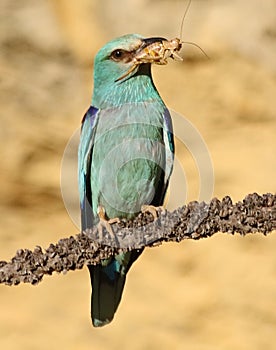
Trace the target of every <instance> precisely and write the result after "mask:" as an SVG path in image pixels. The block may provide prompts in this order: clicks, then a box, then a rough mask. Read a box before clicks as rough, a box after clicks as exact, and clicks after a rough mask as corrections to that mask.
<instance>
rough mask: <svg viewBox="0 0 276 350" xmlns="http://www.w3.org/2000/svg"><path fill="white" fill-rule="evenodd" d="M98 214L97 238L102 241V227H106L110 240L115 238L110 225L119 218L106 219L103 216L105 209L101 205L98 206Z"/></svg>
mask: <svg viewBox="0 0 276 350" xmlns="http://www.w3.org/2000/svg"><path fill="white" fill-rule="evenodd" d="M98 216H99V219H100V221H99V223H98V225H97V228H98V232H99V239H100V240H101V241H102V240H103V228H105V229H106V231H107V232H108V233H109V235H110V237H111V239H112V240H115V239H116V238H115V235H114V232H113V229H112V227H111V225H113V224H115V223H119V222H120V219H119V218H112V219H109V220H108V219H107V218H106V216H105V209H104V207H102V206H101V205H100V206H99V207H98Z"/></svg>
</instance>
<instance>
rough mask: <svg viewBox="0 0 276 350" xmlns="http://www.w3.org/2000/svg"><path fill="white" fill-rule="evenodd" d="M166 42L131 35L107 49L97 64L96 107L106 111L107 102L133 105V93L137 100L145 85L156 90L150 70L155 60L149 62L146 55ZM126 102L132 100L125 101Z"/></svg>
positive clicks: (103, 50) (106, 46)
mask: <svg viewBox="0 0 276 350" xmlns="http://www.w3.org/2000/svg"><path fill="white" fill-rule="evenodd" d="M164 40H165V41H166V39H164V38H143V37H142V36H141V35H138V34H127V35H124V36H122V37H119V38H116V39H113V40H112V41H109V42H108V43H107V44H106V45H104V46H103V47H102V48H101V49H100V50H99V52H98V53H97V55H96V57H95V61H94V93H93V100H92V104H93V105H94V106H96V107H100V108H102V105H103V103H104V104H106V101H107V100H109V101H110V104H112V102H113V104H114V103H115V102H116V103H117V102H118V103H119V101H118V99H119V100H121V103H125V102H131V101H129V99H130V100H131V96H129V95H130V94H131V92H132V91H133V94H132V95H133V96H134V95H135V94H137V89H138V88H141V89H142V90H143V85H145V84H146V85H147V84H151V85H152V87H153V88H154V89H155V87H154V84H153V82H152V78H151V70H150V66H151V63H153V60H152V59H151V58H150V57H148V59H147V57H146V55H144V56H143V53H144V52H146V50H147V47H149V46H150V45H153V44H154V43H159V44H160V43H162V41H164ZM141 57H143V59H142V60H141ZM147 90H148V89H147ZM148 93H151V92H150V91H148ZM126 95H128V96H126ZM124 98H126V99H127V98H128V100H126V101H125V102H124V101H122V99H124Z"/></svg>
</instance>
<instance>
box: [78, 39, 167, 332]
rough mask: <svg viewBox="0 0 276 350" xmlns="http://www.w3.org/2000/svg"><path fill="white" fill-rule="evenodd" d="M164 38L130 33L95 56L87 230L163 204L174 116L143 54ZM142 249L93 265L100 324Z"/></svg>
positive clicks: (85, 136)
mask: <svg viewBox="0 0 276 350" xmlns="http://www.w3.org/2000/svg"><path fill="white" fill-rule="evenodd" d="M163 40H166V39H164V38H159V37H151V38H144V37H143V36H142V35H139V34H126V35H123V36H121V37H118V38H115V39H113V40H111V41H109V42H108V43H107V44H105V45H104V46H103V47H102V48H101V49H100V50H99V51H98V53H97V54H96V56H95V59H94V70H93V72H94V88H93V94H92V101H91V105H90V107H89V108H88V110H87V112H86V113H85V115H84V117H83V119H82V123H81V135H80V143H79V149H78V186H79V196H80V210H81V229H82V232H85V231H86V230H87V229H91V228H92V227H94V226H95V225H99V224H106V227H107V228H109V226H108V225H109V224H110V225H111V223H112V220H115V221H116V220H120V219H122V218H124V219H133V218H135V217H136V216H137V215H138V213H139V212H140V211H141V208H142V207H143V206H153V207H158V206H161V205H162V204H163V202H164V198H165V194H166V191H167V188H168V184H169V179H170V176H171V173H172V168H173V160H174V138H173V130H172V120H171V116H170V113H169V110H168V109H167V107H166V106H165V103H164V102H163V100H162V98H161V96H160V94H159V93H158V91H157V88H156V86H155V84H154V82H153V78H152V74H151V65H152V63H154V61H153V60H152V59H150V57H149V58H148V59H147V57H146V58H145V59H144V60H142V61H138V60H137V57H138V56H139V57H141V54H142V55H143V52H148V51H145V50H146V49H147V48H149V47H152V45H153V44H154V43H159V44H162V42H163ZM145 56H146V55H145ZM137 62H138V63H137ZM142 251H143V249H133V250H131V251H128V252H126V253H121V254H115V255H114V256H112V257H111V258H109V259H105V260H102V261H101V262H100V263H99V264H97V265H88V269H89V273H90V278H91V284H92V296H91V318H92V324H93V326H94V327H102V326H104V325H106V324H108V323H110V322H111V321H112V319H113V318H114V314H115V312H116V310H117V308H118V305H119V303H120V300H121V297H122V293H123V289H124V285H125V281H126V274H127V272H128V271H129V269H130V267H131V265H132V264H133V263H134V262H135V260H137V258H138V257H139V256H140V255H141V253H142Z"/></svg>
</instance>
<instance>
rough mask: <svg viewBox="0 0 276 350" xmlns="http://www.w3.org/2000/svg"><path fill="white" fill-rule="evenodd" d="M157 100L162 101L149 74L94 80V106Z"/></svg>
mask: <svg viewBox="0 0 276 350" xmlns="http://www.w3.org/2000/svg"><path fill="white" fill-rule="evenodd" d="M149 101H159V102H161V103H163V101H162V99H161V97H160V95H159V93H158V91H157V90H156V87H155V85H154V83H153V80H152V77H151V74H137V75H135V76H132V77H130V78H129V79H125V80H122V81H117V82H115V81H110V82H104V84H103V83H102V82H97V81H94V92H93V97H92V105H93V106H94V107H96V108H100V109H104V108H112V107H120V106H122V105H124V104H126V103H139V102H149Z"/></svg>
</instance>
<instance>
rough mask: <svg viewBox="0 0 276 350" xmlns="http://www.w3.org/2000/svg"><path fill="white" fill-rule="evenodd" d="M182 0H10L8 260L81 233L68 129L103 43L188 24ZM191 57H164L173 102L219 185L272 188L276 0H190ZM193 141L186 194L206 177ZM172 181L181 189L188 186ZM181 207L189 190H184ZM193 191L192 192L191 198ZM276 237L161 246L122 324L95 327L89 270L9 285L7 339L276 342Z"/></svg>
mask: <svg viewBox="0 0 276 350" xmlns="http://www.w3.org/2000/svg"><path fill="white" fill-rule="evenodd" d="M185 6H186V4H185V3H184V2H183V1H149V0H131V1H126V0H124V1H117V2H115V1H112V0H108V1H107V0H106V1H98V2H96V1H92V0H78V1H76V0H73V1H70V2H69V1H65V0H52V1H50V0H49V1H46V0H40V1H37V0H36V1H35V0H28V1H27V0H21V1H16V0H1V5H0V11H1V12H0V16H1V17H0V88H1V91H0V105H1V119H0V120H1V124H0V125H1V128H0V142H1V144H0V159H1V162H0V193H1V195H0V213H1V214H0V215H1V216H0V217H1V225H0V242H1V243H0V258H1V259H3V260H7V259H9V258H10V257H11V256H13V254H14V253H15V251H16V249H18V248H29V249H33V248H34V247H35V245H36V244H39V245H41V246H43V247H46V246H47V245H48V244H49V243H50V242H56V241H57V240H58V239H59V238H60V237H66V236H68V235H71V234H75V233H77V232H78V229H77V228H76V227H75V226H74V224H73V223H72V221H71V220H70V217H69V216H68V214H67V212H66V210H65V209H64V205H63V202H62V198H61V194H60V183H59V181H60V165H61V159H62V156H63V151H64V148H65V146H66V143H67V141H68V139H69V138H70V137H71V135H72V134H73V132H74V131H75V130H76V128H77V127H78V126H79V123H80V120H81V118H82V116H83V114H84V112H85V110H86V109H87V107H88V106H89V103H90V98H91V91H92V65H93V57H94V55H95V53H96V51H97V50H98V49H99V48H100V47H101V46H102V45H103V44H104V43H105V42H106V41H108V40H109V39H111V38H113V37H115V36H118V35H122V34H125V33H128V32H138V33H141V34H143V35H145V36H153V35H158V36H165V37H168V38H173V37H175V36H179V28H180V22H181V17H182V14H183V12H184V9H185ZM183 39H184V40H187V41H194V42H196V43H198V44H199V45H201V46H202V47H203V48H204V50H205V51H207V53H208V54H209V56H210V57H211V59H210V60H206V59H205V57H204V56H203V55H202V54H201V53H200V52H199V51H198V50H196V49H195V48H193V47H188V46H186V47H185V48H184V49H183V51H182V55H183V56H184V62H183V63H179V62H172V63H171V64H169V65H168V66H165V67H154V69H153V75H154V80H155V83H156V85H157V87H158V90H159V91H160V93H161V95H162V97H163V98H164V100H165V101H166V103H167V105H168V106H169V107H171V108H172V109H174V110H176V111H178V112H179V113H181V114H182V115H184V116H185V117H186V118H188V119H189V120H190V121H191V122H192V123H193V124H194V125H195V127H196V128H197V130H198V131H199V133H200V134H201V135H202V137H203V138H204V140H205V142H206V144H207V147H208V149H209V152H210V154H211V158H212V161H213V166H214V173H215V187H214V195H215V196H218V197H219V198H221V197H223V196H224V195H230V196H231V197H232V198H233V199H234V200H235V201H236V200H240V199H242V198H243V197H244V196H245V195H246V194H247V193H251V192H255V191H256V192H259V193H265V192H275V189H276V185H275V170H276V161H275V146H276V141H275V139H276V138H275V133H276V103H275V98H276V3H275V1H273V0H266V1H263V2H261V1H259V0H252V1H249V0H233V1H231V2H229V1H218V0H206V1H202V0H201V1H199V0H193V3H192V6H191V9H190V11H189V13H188V15H187V18H186V20H185V25H184V29H183ZM185 155H187V151H185V150H184V149H183V148H182V149H181V148H179V149H178V158H179V159H184V161H183V162H184V163H183V164H184V168H185V171H186V174H187V183H188V186H187V189H188V195H187V200H191V199H197V198H198V184H199V179H198V174H197V172H196V167H195V165H194V163H193V161H192V157H191V156H190V155H187V157H186V156H185ZM177 181H179V179H177V178H175V179H174V186H177V188H178V187H179V188H182V187H181V186H183V183H181V181H180V182H177ZM171 200H172V204H171V206H173V204H176V203H177V201H179V200H180V201H181V200H182V198H177V200H175V203H174V202H173V200H174V198H171ZM183 201H184V199H183ZM275 247H276V236H275V233H274V234H272V235H270V236H268V237H262V236H259V235H255V236H251V237H246V238H241V237H232V236H231V237H230V236H229V237H227V236H226V235H217V236H216V237H214V238H212V239H208V240H202V241H199V242H184V243H181V244H166V245H164V246H162V247H160V248H156V249H148V250H147V251H146V252H145V253H144V254H143V255H142V257H141V258H140V259H139V261H138V262H137V263H136V264H135V266H133V268H132V270H131V272H130V273H129V276H128V281H127V285H126V288H125V293H124V297H123V301H122V303H121V305H120V308H119V310H118V312H117V315H116V318H115V320H114V322H113V323H112V324H111V325H109V326H108V327H105V328H103V329H93V328H92V326H91V322H90V315H89V313H90V285H89V277H88V272H87V270H86V269H84V270H82V271H76V272H71V273H68V274H67V275H54V276H52V277H46V278H45V280H44V281H43V282H42V283H41V284H39V285H38V286H37V287H33V286H29V285H20V286H18V287H8V286H5V285H0V310H1V311H0V347H1V349H7V350H9V349H18V348H20V349H22V350H23V349H28V350H30V349H89V350H91V349H127V348H130V347H131V348H132V349H168V348H173V349H189V350H209V349H210V350H216V349H218V350H233V349H237V350H247V349H248V350H249V349H250V350H257V349H266V350H270V349H276V255H275Z"/></svg>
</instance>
